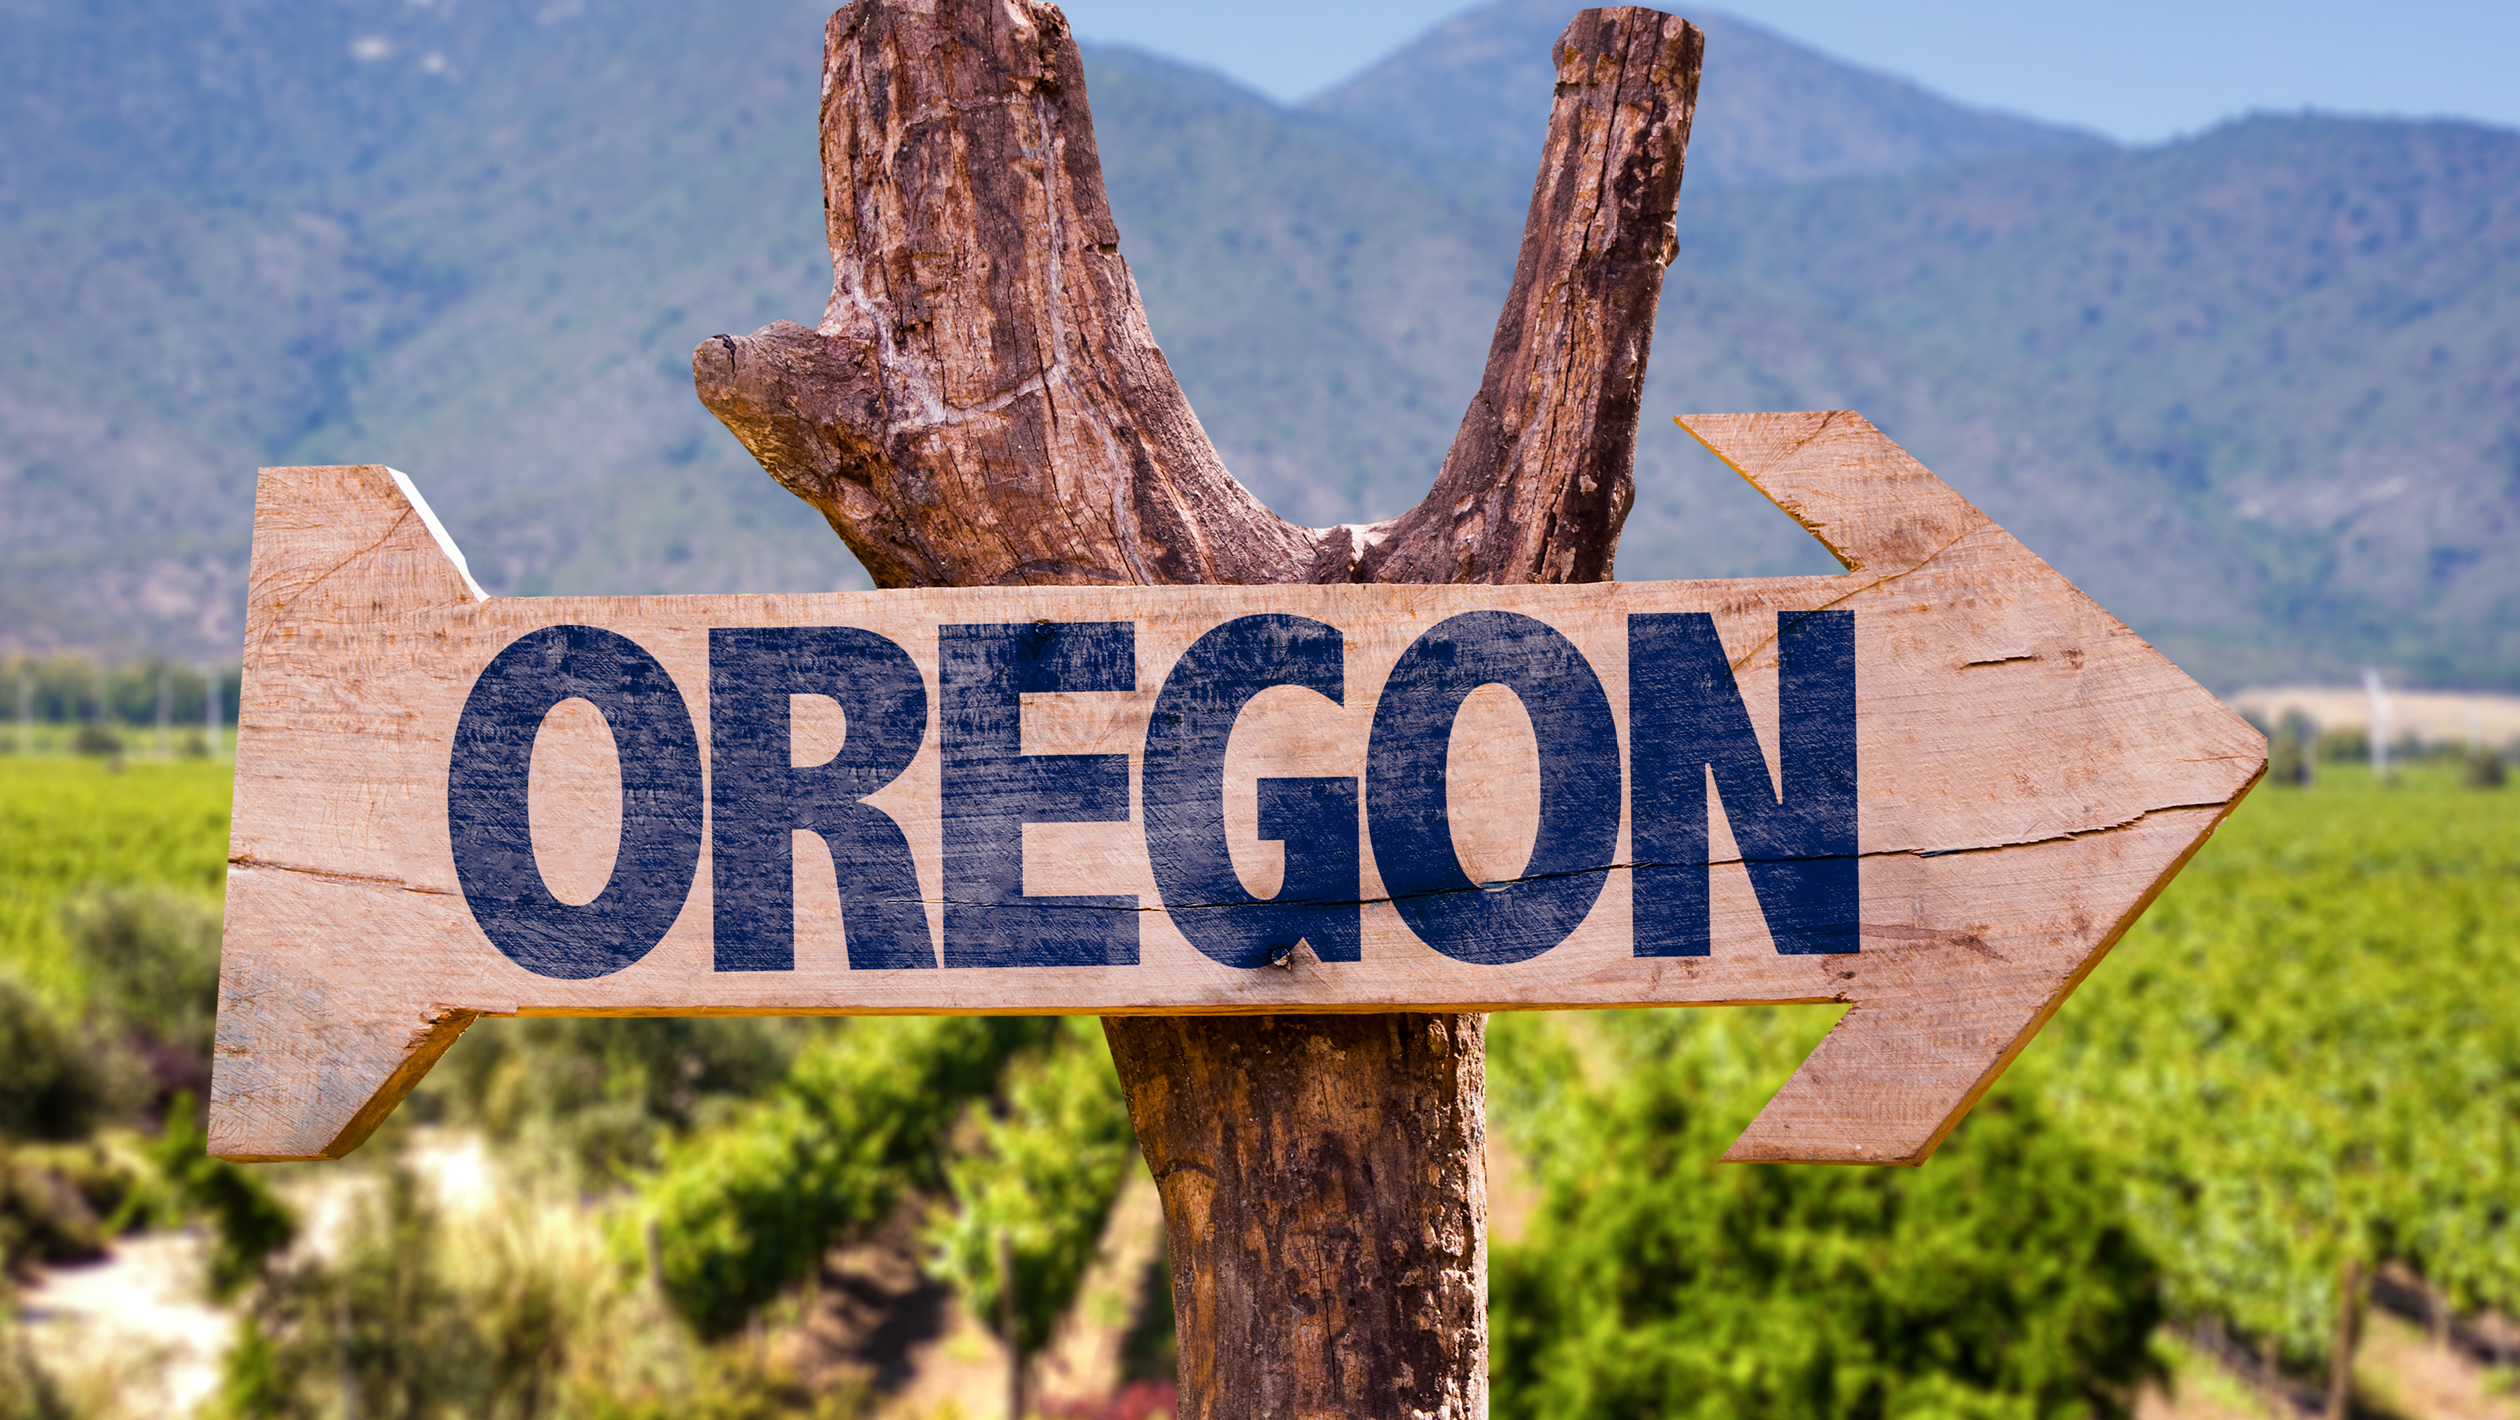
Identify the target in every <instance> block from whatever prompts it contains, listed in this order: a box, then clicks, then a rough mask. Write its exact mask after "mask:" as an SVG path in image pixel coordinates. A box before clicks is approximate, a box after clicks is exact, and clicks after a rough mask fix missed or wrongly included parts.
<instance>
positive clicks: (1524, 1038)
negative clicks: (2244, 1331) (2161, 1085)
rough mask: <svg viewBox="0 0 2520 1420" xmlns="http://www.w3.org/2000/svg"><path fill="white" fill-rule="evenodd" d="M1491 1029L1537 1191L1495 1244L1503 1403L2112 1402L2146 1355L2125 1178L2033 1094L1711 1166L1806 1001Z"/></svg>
mask: <svg viewBox="0 0 2520 1420" xmlns="http://www.w3.org/2000/svg"><path fill="white" fill-rule="evenodd" d="M1493 1029H1494V1030H1495V1035H1494V1036H1493V1039H1494V1040H1495V1042H1496V1044H1497V1045H1498V1047H1499V1049H1498V1050H1497V1051H1496V1052H1495V1053H1494V1055H1493V1056H1492V1061H1493V1063H1492V1067H1491V1068H1492V1072H1493V1074H1494V1075H1495V1076H1497V1077H1499V1084H1500V1086H1501V1088H1500V1089H1499V1100H1500V1103H1501V1106H1502V1107H1501V1108H1500V1111H1499V1114H1500V1118H1501V1119H1502V1120H1503V1121H1506V1124H1505V1127H1506V1128H1507V1129H1508V1131H1509V1136H1510V1137H1512V1138H1514V1139H1515V1140H1517V1141H1518V1142H1520V1143H1522V1144H1523V1145H1524V1146H1525V1149H1526V1152H1527V1154H1528V1157H1529V1158H1530V1159H1531V1161H1532V1167H1533V1170H1534V1172H1535V1174H1536V1176H1537V1179H1538V1180H1539V1182H1540V1183H1541V1185H1542V1187H1543V1189H1544V1202H1543V1204H1542V1206H1541V1208H1540V1211H1539V1213H1538V1214H1537V1216H1536V1217H1535V1219H1534V1220H1533V1223H1532V1227H1531V1231H1530V1233H1529V1235H1528V1236H1527V1237H1526V1238H1525V1239H1524V1240H1523V1241H1522V1242H1521V1243H1520V1244H1518V1245H1516V1246H1513V1247H1506V1248H1500V1249H1498V1251H1497V1257H1496V1269H1495V1280H1494V1293H1493V1298H1494V1300H1493V1318H1494V1335H1495V1339H1496V1347H1497V1360H1496V1366H1495V1385H1496V1408H1497V1413H1498V1414H1500V1415H1529V1416H1547V1417H1551V1420H1572V1418H1573V1417H1581V1416H1631V1415H1657V1416H1704V1417H1709V1420H1712V1417H1716V1416H1726V1417H1732V1416H1747V1417H1777V1418H1778V1420H1782V1417H1837V1416H1848V1417H1866V1418H1867V1420H1870V1417H1924V1416H1972V1417H1975V1416H1986V1417H1995V1416H2003V1417H2019V1420H2035V1417H2048V1416H2080V1415H2103V1416H2123V1415H2126V1414H2128V1413H2130V1411H2131V1408H2132V1404H2133V1400H2134V1393H2135V1390H2136V1387H2137V1386H2138V1384H2139V1383H2140V1382H2142V1381H2143V1380H2144V1379H2146V1378H2147V1377H2149V1376H2151V1375H2153V1374H2155V1372H2156V1371H2157V1363H2156V1362H2155V1361H2154V1360H2153V1358H2152V1355H2151V1352H2150V1350H2149V1340H2148V1338H2149V1336H2150V1333H2151V1331H2152V1329H2153V1327H2154V1326H2155V1325H2156V1324H2157V1323H2158V1321H2159V1320H2160V1318H2161V1314H2162V1313H2161V1303H2160V1299H2159V1287H2158V1283H2157V1273H2156V1269H2155V1266H2154V1263H2153V1262H2152V1260H2151V1259H2150V1257H2148V1256H2147V1255H2146V1253H2145V1252H2144V1250H2143V1248H2142V1247H2141V1246H2139V1245H2138V1243H2137V1242H2136V1240H2135V1237H2134V1234H2133V1231H2132V1229H2131V1227H2130V1225H2129V1222H2128V1220H2127V1218H2126V1216H2125V1204H2124V1186H2123V1184H2122V1183H2121V1182H2120V1181H2119V1176H2118V1173H2117V1171H2116V1170H2115V1169H2114V1168H2112V1167H2111V1166H2110V1165H2109V1164H2108V1162H2107V1160H2105V1159H2104V1158H2102V1157H2101V1156H2099V1155H2097V1154H2096V1153H2094V1151H2092V1150H2090V1149H2088V1148H2086V1147H2084V1146H2083V1145H2081V1144H2080V1143H2078V1142H2076V1141H2075V1140H2074V1139H2073V1138H2071V1137H2070V1136H2068V1135H2066V1134H2065V1133H2063V1132H2062V1131H2060V1130H2058V1129H2057V1128H2055V1127H2054V1126H2053V1125H2051V1124H2050V1123H2049V1122H2048V1121H2047V1120H2046V1118H2045V1117H2044V1116H2043V1115H2042V1114H2041V1113H2040V1111H2039V1110H2038V1109H2037V1107H2036V1105H2035V1102H2034V1100H2033V1099H2032V1098H2031V1097H2030V1096H2029V1095H2027V1094H2026V1093H2024V1092H2019V1091H2008V1092H2003V1093H1999V1094H1998V1095H1996V1096H1995V1097H1993V1098H1991V1099H1989V1100H1988V1101H1986V1102H1984V1103H1982V1104H1981V1105H1979V1107H1978V1109H1977V1111H1976V1113H1975V1114H1974V1115H1973V1116H1972V1117H1971V1118H1970V1119H1969V1120H1968V1121H1967V1122H1966V1123H1964V1124H1963V1125H1962V1126H1961V1128H1960V1129H1959V1131H1958V1132H1957V1133H1955V1134H1954V1135H1953V1137H1952V1138H1951V1139H1950V1140H1949V1141H1948V1142H1947V1143H1945V1144H1944V1146H1943V1148H1942V1150H1941V1151H1940V1152H1939V1153H1938V1154H1937V1155H1936V1156H1935V1158H1934V1160H1933V1161H1932V1162H1931V1163H1930V1164H1928V1165H1927V1166H1925V1167H1924V1168H1922V1169H1917V1170H1905V1169H1854V1168H1809V1167H1790V1166H1779V1165H1733V1164H1718V1163H1716V1162H1715V1161H1716V1159H1717V1158H1718V1157H1719V1156H1720V1155H1721V1153H1722V1152H1723V1149H1724V1147H1725V1146H1726V1145H1727V1144H1728V1143H1730V1142H1731V1139H1732V1137H1733V1136H1734V1134H1735V1133H1736V1132H1738V1130H1739V1129H1740V1128H1741V1127H1742V1125H1743V1124H1745V1123H1746V1122H1747V1121H1748V1119H1749V1117H1750V1115H1752V1114H1753V1113H1755V1112H1756V1110H1757V1109H1758V1107H1759V1105H1760V1104H1762V1103H1763V1102H1764V1100H1765V1098H1766V1095H1767V1094H1768V1092H1769V1091H1770V1090H1772V1089H1773V1088H1774V1086H1775V1085H1776V1084H1777V1083H1778V1082H1780V1081H1781V1080H1782V1079H1783V1077H1784V1076H1785V1074H1786V1073H1788V1072H1789V1071H1790V1070H1791V1069H1792V1067H1793V1065H1794V1063H1795V1062H1796V1061H1797V1060H1798V1059H1799V1058H1800V1057H1801V1055H1802V1054H1803V1052H1804V1051H1805V1050H1807V1049H1808V1048H1809V1046H1810V1045H1811V1044H1813V1043H1814V1040H1815V1037H1816V1034H1817V1032H1816V1031H1814V1030H1813V1029H1811V1028H1810V1023H1809V1022H1808V1020H1807V1019H1805V1020H1801V1021H1797V1020H1794V1019H1792V1018H1789V1017H1785V1016H1781V1015H1779V1014H1778V1013H1776V1012H1774V1011H1771V1010H1745V1011H1728V1012H1721V1013H1717V1012H1699V1011H1665V1012H1639V1013H1621V1014H1617V1015H1612V1016H1608V1017H1604V1018H1599V1019H1597V1020H1592V1021H1586V1022H1582V1023H1579V1024H1577V1025H1575V1026H1573V1027H1571V1028H1569V1027H1560V1026H1555V1025H1552V1024H1549V1023H1547V1022H1544V1021H1538V1020H1535V1019H1534V1018H1529V1017H1524V1018H1512V1017H1506V1018H1500V1019H1499V1021H1498V1022H1497V1023H1496V1026H1495V1027H1493ZM1570 1029H1571V1030H1572V1031H1575V1032H1583V1031H1589V1032H1590V1033H1591V1036H1590V1039H1589V1041H1588V1043H1589V1044H1590V1045H1591V1046H1592V1055H1591V1058H1590V1061H1589V1063H1590V1064H1591V1067H1592V1069H1593V1070H1594V1071H1596V1072H1597V1073H1598V1075H1599V1076H1600V1083H1598V1084H1595V1083H1592V1082H1591V1081H1589V1080H1588V1079H1587V1078H1586V1063H1587V1061H1586V1057H1585V1056H1584V1055H1582V1054H1579V1052H1578V1051H1577V1049H1576V1048H1575V1045H1574V1044H1573V1043H1571V1041H1570V1037H1569V1034H1568V1031H1569V1030H1570Z"/></svg>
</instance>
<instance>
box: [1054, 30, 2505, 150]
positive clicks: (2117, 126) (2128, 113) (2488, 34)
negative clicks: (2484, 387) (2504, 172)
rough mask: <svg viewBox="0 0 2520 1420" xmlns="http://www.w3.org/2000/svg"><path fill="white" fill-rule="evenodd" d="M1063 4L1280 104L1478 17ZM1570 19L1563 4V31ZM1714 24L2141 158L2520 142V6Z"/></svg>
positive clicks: (1120, 38)
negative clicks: (2517, 131)
mask: <svg viewBox="0 0 2520 1420" xmlns="http://www.w3.org/2000/svg"><path fill="white" fill-rule="evenodd" d="M1064 3H1065V5H1066V9H1067V12H1068V15H1069V16H1070V18H1071V19H1072V20H1073V21H1074V22H1075V24H1076V28H1077V32H1078V33H1079V34H1081V35H1083V36H1084V37H1085V38H1087V39H1090V40H1101V41H1106V42H1117V43H1125V44H1134V45H1137V46H1140V47H1142V48H1145V49H1151V50H1154V51H1156V52H1158V53H1161V54H1168V55H1171V56H1174V57H1176V58H1179V59H1185V60H1188V61H1190V62H1192V63H1196V64H1203V65H1207V66H1209V67H1212V68H1216V69H1221V70H1224V71H1225V72H1226V73H1228V74H1230V75H1232V76H1234V77H1235V78H1237V79H1239V80H1241V81H1242V82H1244V83H1246V84H1249V85H1251V86H1252V87H1254V88H1257V89H1260V90H1262V91H1263V92H1265V93H1269V94H1273V95H1275V96H1277V97H1279V98H1281V99H1295V98H1301V97H1303V96H1304V95H1306V94H1308V93H1311V92H1313V91H1314V90H1316V89H1319V88H1321V87H1323V86H1324V85H1327V84H1330V83H1333V82H1335V81H1337V80H1339V79H1342V78H1345V77H1346V76H1348V75H1349V74H1352V73H1354V72H1356V71H1357V70H1358V69H1361V68H1363V67H1364V66H1365V65H1367V64H1369V63H1371V62H1372V61H1374V60H1375V59H1377V58H1379V57H1381V56H1382V55H1383V54H1385V53H1387V52H1389V51H1390V50H1391V49H1393V48H1395V47H1396V46H1398V45H1399V44H1401V43H1402V42H1403V41H1405V40H1407V39H1408V38H1409V37H1410V36H1412V35H1414V34H1416V33H1418V32H1419V31H1420V30H1423V29H1425V28H1426V27H1427V26H1429V25H1432V24H1434V23H1435V22H1437V21H1439V20H1442V19H1445V18H1447V17H1449V16H1451V15H1454V14H1457V13H1459V12H1461V11H1462V10H1464V9H1467V8H1470V7H1469V6H1467V5H1464V4H1462V3H1460V2H1459V0H1265V3H1260V4H1253V3H1250V2H1249V0H1234V3H1217V0H1064ZM1575 8H1576V5H1575V3H1573V0H1570V3H1569V6H1568V10H1569V13H1572V12H1573V10H1574V9H1575ZM1710 8H1720V9H1723V10H1725V11H1728V12H1729V13H1731V14H1733V15H1736V16H1739V17H1740V18H1742V19H1746V20H1752V21H1755V22H1757V23H1759V24H1763V25H1765V26H1767V27H1768V28H1770V29H1772V30H1776V31H1778V32H1780V33H1783V34H1785V35H1788V36H1790V37H1792V38H1794V39H1797V40H1800V41H1802V42H1803V43H1805V44H1808V45H1811V46H1813V47H1814V48H1817V49H1821V50H1825V51H1827V52H1829V53H1831V54H1834V55H1837V56H1838V57H1840V58H1843V59H1849V60H1853V61H1855V62H1857V63H1861V64H1867V65H1870V66H1872V67H1874V68H1877V69H1886V70H1889V71H1890V72H1892V73H1894V74H1900V75H1903V76H1905V77H1907V78H1910V79H1914V80H1916V81H1917V82H1919V83H1922V84H1924V85H1926V86H1927V87H1929V88H1932V89H1936V90H1939V91H1941V92H1942V93H1944V94H1947V95H1950V96H1951V97H1953V98H1957V99H1961V100H1963V101H1965V102H1969V103H1974V104H1983V105H1988V106H1991V107H1996V108H2006V109H2012V110H2014V111H2016V112H2020V113H2025V114H2030V115H2032V116H2034V117H2038V118H2045V119H2051V120H2055V121H2057V122H2062V123H2072V124H2078V125H2080V126H2082V127H2085V128H2093V129H2097V130H2099V131H2100V132H2102V133H2106V134H2109V135H2110V136H2112V137H2115V138H2119V139H2122V140H2125V141H2128V142H2138V143H2142V142H2155V141H2159V140H2161V139H2165V138H2170V137H2174V136H2176V135H2178V134H2182V133H2193V132H2195V131H2197V130H2198V129H2201V128H2205V127H2207V126H2209V125H2211V124H2213V123H2215V122H2217V121H2219V120H2221V119H2224V118H2228V117H2231V116H2233V115H2235V114H2240V113H2246V112H2249V111H2251V110H2258V109H2273V110H2296V109H2303V108H2316V109H2324V110H2329V111H2332V112H2346V113H2386V114H2399V115H2426V116H2430V115H2443V114H2447V115H2456V116H2460V117H2466V118H2476V119H2482V120H2485V121H2487V122H2491V123H2498V124H2503V125H2506V126H2510V127H2520V0H2396V3H2394V4H2388V5H2368V4H2347V3H2342V0H2292V3H2274V2H2273V0H2185V3H2179V0H2116V3H2111V4H2099V3H2091V0H2082V3H2074V4H2058V3H2002V0H1903V3H1898V4H1884V3H1881V0H1725V3H1723V4H1722V5H1721V6H1718V7H1710ZM1682 13H1687V12H1686V10H1682ZM1710 62H1717V63H1720V62H1721V56H1710Z"/></svg>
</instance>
